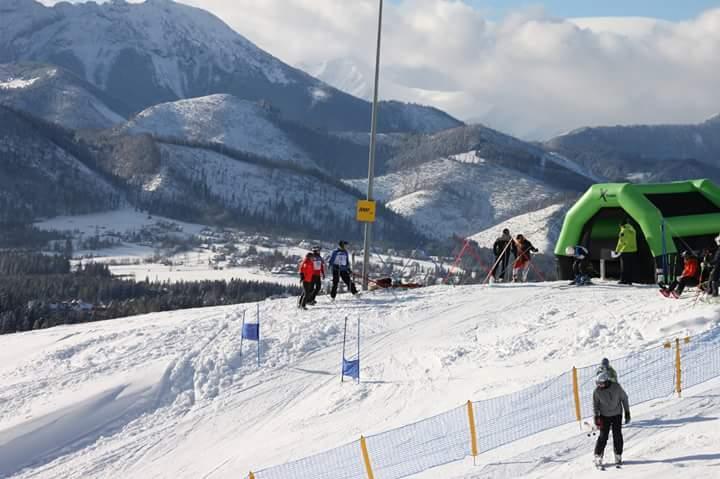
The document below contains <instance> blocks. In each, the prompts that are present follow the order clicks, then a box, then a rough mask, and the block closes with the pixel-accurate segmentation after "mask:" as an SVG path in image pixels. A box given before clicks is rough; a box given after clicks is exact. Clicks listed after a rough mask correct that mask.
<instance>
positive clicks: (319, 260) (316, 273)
mask: <svg viewBox="0 0 720 479" xmlns="http://www.w3.org/2000/svg"><path fill="white" fill-rule="evenodd" d="M312 255H313V258H312V259H313V277H312V284H313V292H312V297H311V298H310V299H309V300H308V304H309V305H311V306H314V305H315V298H317V295H318V293H319V292H320V290H321V289H322V280H324V279H325V261H324V260H323V257H322V256H321V255H320V247H319V246H313V249H312Z"/></svg>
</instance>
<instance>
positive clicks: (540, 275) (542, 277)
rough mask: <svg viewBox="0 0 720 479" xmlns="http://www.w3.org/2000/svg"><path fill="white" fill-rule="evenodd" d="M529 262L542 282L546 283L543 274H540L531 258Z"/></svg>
mask: <svg viewBox="0 0 720 479" xmlns="http://www.w3.org/2000/svg"><path fill="white" fill-rule="evenodd" d="M528 262H529V263H530V266H532V269H533V271H535V273H536V274H537V275H538V276H539V277H540V281H543V282H544V281H545V276H543V274H542V273H541V272H540V270H539V269H537V267H536V266H535V265H534V264H533V262H532V257H530V259H529V260H528Z"/></svg>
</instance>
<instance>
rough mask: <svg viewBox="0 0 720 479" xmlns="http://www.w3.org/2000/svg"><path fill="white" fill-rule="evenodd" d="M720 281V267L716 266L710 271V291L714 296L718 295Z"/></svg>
mask: <svg viewBox="0 0 720 479" xmlns="http://www.w3.org/2000/svg"><path fill="white" fill-rule="evenodd" d="M719 283H720V267H718V266H715V267H714V268H713V269H712V271H711V272H710V292H711V294H712V295H713V296H717V295H718V285H719Z"/></svg>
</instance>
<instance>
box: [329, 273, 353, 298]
mask: <svg viewBox="0 0 720 479" xmlns="http://www.w3.org/2000/svg"><path fill="white" fill-rule="evenodd" d="M340 278H342V280H343V283H345V285H347V287H348V290H350V292H351V293H352V294H355V293H357V289H355V283H353V280H352V279H351V278H350V271H348V270H346V269H344V270H340V268H333V279H332V289H331V290H330V297H331V298H332V299H335V296H336V295H337V289H338V283H340Z"/></svg>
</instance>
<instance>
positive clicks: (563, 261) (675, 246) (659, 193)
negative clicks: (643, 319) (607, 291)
mask: <svg viewBox="0 0 720 479" xmlns="http://www.w3.org/2000/svg"><path fill="white" fill-rule="evenodd" d="M624 218H628V219H630V221H631V223H633V224H634V225H635V229H636V230H637V232H638V256H639V258H638V262H639V265H638V266H639V268H636V270H637V274H636V277H635V278H634V280H635V281H637V282H643V283H653V282H655V281H656V277H657V274H658V273H659V271H658V270H659V269H662V270H663V274H665V275H667V274H668V273H669V274H671V275H672V274H673V271H672V270H674V269H677V267H678V266H679V265H678V263H679V261H678V260H677V253H678V251H679V250H685V249H688V250H692V251H693V252H695V253H698V254H699V253H700V252H702V250H703V249H704V248H711V247H713V246H714V243H713V238H714V237H715V236H716V235H717V234H718V233H719V232H720V188H718V187H717V186H715V185H714V184H713V183H712V182H711V181H709V180H707V179H704V180H693V181H680V182H673V183H662V184H632V183H605V184H597V185H594V186H592V187H590V189H589V190H588V191H587V192H585V194H584V195H583V196H582V197H581V198H580V199H579V200H578V202H577V203H576V204H575V205H573V207H572V208H571V209H570V210H569V211H568V213H567V215H566V216H565V221H564V223H563V227H562V231H561V232H560V237H559V238H558V242H557V244H556V246H555V255H556V257H557V258H558V269H559V274H560V278H561V279H571V277H572V261H573V259H572V257H571V256H570V255H568V247H573V246H575V245H583V246H585V247H586V248H588V250H589V251H590V259H591V261H593V262H594V263H595V262H599V260H600V259H609V258H608V257H607V254H608V253H609V251H610V250H612V249H614V247H615V242H616V241H617V234H618V231H619V224H620V222H621V221H622V220H623V219H624ZM608 265H610V263H608ZM597 269H598V268H597V267H596V270H597ZM617 269H618V268H617V266H611V267H610V268H609V271H608V272H609V276H611V277H612V276H617V271H616V270H617Z"/></svg>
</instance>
